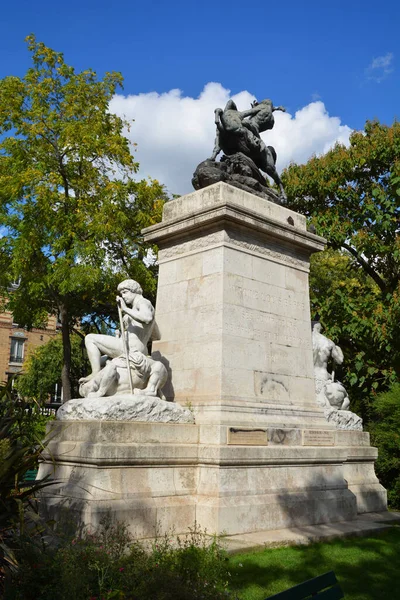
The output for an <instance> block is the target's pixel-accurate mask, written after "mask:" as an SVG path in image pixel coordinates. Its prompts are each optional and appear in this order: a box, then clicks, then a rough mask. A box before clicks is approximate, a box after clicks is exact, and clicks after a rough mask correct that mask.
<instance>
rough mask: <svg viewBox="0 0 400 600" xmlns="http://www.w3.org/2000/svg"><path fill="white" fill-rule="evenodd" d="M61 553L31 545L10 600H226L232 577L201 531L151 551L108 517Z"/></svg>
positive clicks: (62, 544)
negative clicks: (95, 528)
mask: <svg viewBox="0 0 400 600" xmlns="http://www.w3.org/2000/svg"><path fill="white" fill-rule="evenodd" d="M58 544H59V546H58V548H55V547H52V546H50V545H44V546H43V547H42V548H40V547H39V546H38V545H36V546H33V545H32V544H30V545H29V544H28V545H27V546H26V547H23V548H21V555H20V560H21V567H22V568H21V569H20V570H19V573H18V575H16V576H15V577H14V578H13V579H12V580H9V582H8V586H7V588H6V595H5V599H6V600H54V598H57V599H59V600H90V599H92V600H103V599H104V600H112V599H119V600H150V599H151V600H189V599H190V600H211V599H212V600H222V599H227V598H229V597H230V596H229V593H228V592H227V585H228V578H229V574H228V571H227V563H226V557H225V553H224V551H223V550H222V549H221V547H220V546H219V544H218V543H217V540H216V539H215V538H210V537H209V536H207V535H206V534H205V533H202V532H200V531H199V530H198V528H195V529H194V530H193V531H191V533H190V534H189V535H188V536H184V537H181V538H175V537H174V536H172V535H170V536H164V537H163V538H158V539H156V541H155V542H154V543H152V544H151V545H150V546H149V545H147V546H145V545H144V544H141V543H139V542H135V541H133V540H132V538H131V536H130V534H129V533H128V531H127V529H126V527H125V526H124V525H123V524H122V523H113V522H112V520H111V518H110V516H109V515H107V516H106V517H104V518H103V519H102V521H101V523H100V526H99V528H98V529H97V530H95V531H93V532H92V531H90V530H85V531H83V532H82V534H81V535H79V536H77V537H75V538H72V539H71V538H70V539H64V540H60V539H59V540H58Z"/></svg>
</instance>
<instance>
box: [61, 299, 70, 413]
mask: <svg viewBox="0 0 400 600" xmlns="http://www.w3.org/2000/svg"><path fill="white" fill-rule="evenodd" d="M60 321H61V334H62V342H63V358H64V360H63V367H62V371H61V383H62V398H63V402H68V400H71V338H70V333H69V323H68V311H67V308H66V306H64V305H63V304H62V305H61V306H60Z"/></svg>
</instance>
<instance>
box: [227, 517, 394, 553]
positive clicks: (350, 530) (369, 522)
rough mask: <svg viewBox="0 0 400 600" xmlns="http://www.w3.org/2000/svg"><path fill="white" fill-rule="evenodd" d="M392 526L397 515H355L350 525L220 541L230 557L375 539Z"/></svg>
mask: <svg viewBox="0 0 400 600" xmlns="http://www.w3.org/2000/svg"><path fill="white" fill-rule="evenodd" d="M395 524H400V512H386V511H385V512H381V513H366V514H362V515H358V516H357V517H356V518H355V519H354V520H352V521H342V522H339V523H329V524H322V525H307V526H304V527H290V528H287V529H273V530H269V531H257V532H254V533H246V534H240V535H229V536H226V537H222V538H221V540H220V541H221V542H222V545H223V546H224V548H225V549H226V550H227V551H228V553H229V554H235V553H238V552H246V551H252V550H262V549H264V548H278V547H280V546H297V545H306V544H312V543H314V542H325V541H328V540H332V539H335V538H339V537H353V536H354V537H358V536H367V535H374V534H379V533H382V532H383V531H385V530H387V529H389V528H390V527H392V526H393V525H395Z"/></svg>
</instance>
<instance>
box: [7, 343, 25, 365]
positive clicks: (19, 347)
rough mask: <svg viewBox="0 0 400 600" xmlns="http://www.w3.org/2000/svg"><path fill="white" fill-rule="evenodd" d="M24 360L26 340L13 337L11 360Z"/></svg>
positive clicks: (15, 361)
mask: <svg viewBox="0 0 400 600" xmlns="http://www.w3.org/2000/svg"><path fill="white" fill-rule="evenodd" d="M23 360H24V340H20V339H18V338H11V352H10V362H12V363H22V362H23Z"/></svg>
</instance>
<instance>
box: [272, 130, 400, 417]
mask: <svg viewBox="0 0 400 600" xmlns="http://www.w3.org/2000/svg"><path fill="white" fill-rule="evenodd" d="M282 178H283V180H284V184H285V187H286V190H287V194H288V201H289V206H290V208H292V209H294V210H296V211H298V212H301V213H303V214H305V215H307V216H308V217H309V219H310V221H311V223H312V224H313V225H314V226H315V228H316V232H317V233H318V234H319V235H322V236H324V237H326V238H327V241H328V248H330V249H331V251H330V252H328V253H323V254H321V255H319V256H316V257H314V258H313V261H312V268H311V303H312V311H313V317H314V318H315V317H316V315H318V316H319V317H320V319H321V321H322V322H323V324H324V325H325V328H326V333H327V334H328V335H331V336H332V337H333V339H335V341H337V342H338V343H339V344H340V346H342V347H343V350H344V353H345V357H346V364H347V366H348V369H347V372H346V385H349V386H350V387H351V386H352V387H353V392H355V393H356V396H357V395H358V397H359V399H361V397H366V394H368V393H372V394H373V393H374V391H375V390H378V389H385V388H386V387H387V386H388V385H389V384H390V383H392V382H393V381H394V380H395V379H396V376H397V377H398V376H399V373H400V329H399V324H400V303H399V299H400V298H399V294H400V253H399V248H400V237H399V211H400V124H399V123H397V122H395V123H394V124H393V125H392V126H391V127H388V126H386V125H382V124H380V123H378V122H367V124H366V126H365V130H364V131H363V132H354V133H353V134H352V135H351V138H350V145H349V147H348V148H346V147H344V146H343V145H336V146H335V147H334V148H333V149H332V150H330V151H329V152H328V153H327V154H325V155H324V156H321V157H313V158H312V159H311V160H309V161H308V163H307V164H305V165H290V167H289V168H288V169H287V170H286V171H285V172H284V173H283V176H282ZM350 395H352V392H350ZM353 395H354V393H353ZM363 416H365V414H363Z"/></svg>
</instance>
